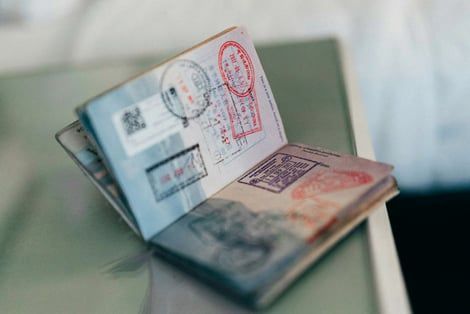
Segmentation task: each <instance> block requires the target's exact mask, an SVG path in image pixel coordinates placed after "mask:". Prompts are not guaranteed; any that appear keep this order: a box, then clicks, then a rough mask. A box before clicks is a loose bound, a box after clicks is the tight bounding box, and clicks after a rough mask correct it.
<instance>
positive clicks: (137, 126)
mask: <svg viewBox="0 0 470 314" xmlns="http://www.w3.org/2000/svg"><path fill="white" fill-rule="evenodd" d="M121 121H122V125H123V127H124V130H125V131H126V134H127V135H132V134H134V133H135V132H137V131H140V130H142V129H145V127H146V124H145V120H144V117H142V114H141V112H140V108H139V107H135V108H132V109H128V110H126V111H124V113H123V114H122V116H121Z"/></svg>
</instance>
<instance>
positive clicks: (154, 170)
mask: <svg viewBox="0 0 470 314" xmlns="http://www.w3.org/2000/svg"><path fill="white" fill-rule="evenodd" d="M146 173H147V178H148V180H149V183H150V186H151V188H152V191H153V194H154V195H155V199H156V200H157V202H159V201H161V200H163V199H165V198H167V197H169V196H171V195H172V194H174V193H176V192H178V191H180V190H182V189H184V188H185V187H187V186H189V185H191V184H193V183H195V182H197V181H199V180H200V179H202V178H203V177H205V176H207V170H206V166H205V164H204V160H203V159H202V154H201V151H200V150H199V145H197V144H196V145H194V146H191V147H189V148H187V149H185V150H183V151H181V152H179V153H177V154H176V155H173V156H171V157H169V158H167V159H165V160H163V161H161V162H159V163H157V164H155V165H153V166H152V167H150V168H148V169H146Z"/></svg>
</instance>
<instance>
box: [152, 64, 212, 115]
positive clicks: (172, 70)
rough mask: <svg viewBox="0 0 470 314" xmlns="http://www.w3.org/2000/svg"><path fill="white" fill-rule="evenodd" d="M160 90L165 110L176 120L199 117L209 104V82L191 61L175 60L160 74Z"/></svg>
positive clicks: (200, 68) (197, 65)
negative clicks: (176, 118) (175, 117)
mask: <svg viewBox="0 0 470 314" xmlns="http://www.w3.org/2000/svg"><path fill="white" fill-rule="evenodd" d="M160 90H161V92H162V98H163V103H164V104H165V106H166V108H167V109H168V110H169V111H170V112H171V113H172V114H174V115H175V116H177V117H178V118H181V119H184V120H187V119H194V118H197V117H199V116H200V115H201V114H203V113H204V111H205V110H206V108H207V107H208V106H209V104H210V90H211V87H210V80H209V76H208V75H207V73H206V72H205V71H204V69H203V68H202V67H201V66H200V65H199V64H197V63H196V62H194V61H191V60H184V59H181V60H175V61H173V62H172V63H170V64H169V65H168V66H167V68H166V69H165V71H164V72H163V74H162V79H161V84H160Z"/></svg>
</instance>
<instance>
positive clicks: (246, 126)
mask: <svg viewBox="0 0 470 314" xmlns="http://www.w3.org/2000/svg"><path fill="white" fill-rule="evenodd" d="M228 113H229V117H230V126H231V129H232V136H233V138H235V139H239V138H242V137H245V136H247V135H250V134H253V133H256V132H259V131H261V130H262V125H261V117H260V112H259V107H258V99H257V98H256V93H255V91H254V90H253V91H251V92H250V93H248V95H246V96H243V97H241V96H232V104H231V106H229V107H228Z"/></svg>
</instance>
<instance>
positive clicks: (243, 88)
mask: <svg viewBox="0 0 470 314" xmlns="http://www.w3.org/2000/svg"><path fill="white" fill-rule="evenodd" d="M218 64H219V71H220V74H221V75H222V79H223V81H224V82H225V83H226V84H227V86H228V89H229V90H230V92H232V93H233V94H235V95H237V96H239V97H244V96H248V95H249V94H250V92H251V91H252V90H253V87H254V85H255V70H254V67H253V63H252V62H251V59H250V56H249V55H248V52H246V50H245V48H243V47H242V46H241V45H240V44H239V43H237V42H235V41H227V42H225V43H224V44H223V45H222V46H221V47H220V49H219V60H218Z"/></svg>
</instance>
